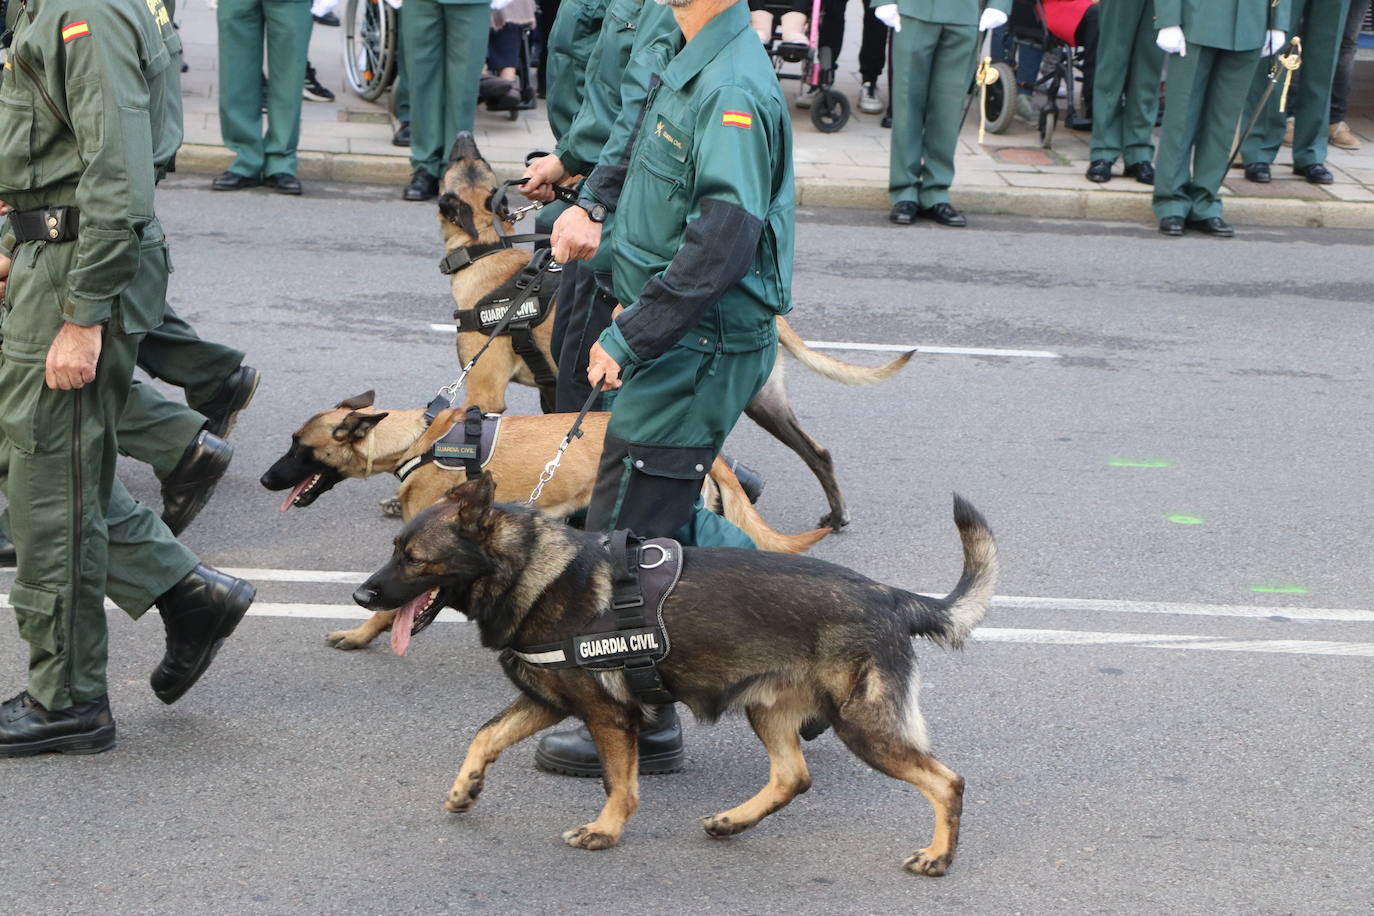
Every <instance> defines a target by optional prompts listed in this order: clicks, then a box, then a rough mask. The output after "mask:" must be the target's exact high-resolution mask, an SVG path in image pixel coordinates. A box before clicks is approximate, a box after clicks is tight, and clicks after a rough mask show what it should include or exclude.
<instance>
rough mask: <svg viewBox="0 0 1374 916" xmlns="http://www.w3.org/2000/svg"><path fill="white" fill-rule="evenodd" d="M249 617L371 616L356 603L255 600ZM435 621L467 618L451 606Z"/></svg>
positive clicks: (321, 618) (344, 618) (361, 618)
mask: <svg viewBox="0 0 1374 916" xmlns="http://www.w3.org/2000/svg"><path fill="white" fill-rule="evenodd" d="M248 616H250V617H296V618H300V619H307V620H366V619H367V618H369V617H371V616H372V612H371V611H365V610H363V609H362V608H360V607H358V606H357V605H353V606H349V605H347V604H273V603H272V602H267V601H255V602H253V606H252V607H250V608H249V609H248ZM434 619H435V620H436V621H440V622H445V623H467V620H468V619H467V618H466V617H464V616H463V615H462V614H460V613H458V612H457V611H455V610H453V609H452V608H444V609H443V610H442V611H440V612H439V616H438V617H435V618H434Z"/></svg>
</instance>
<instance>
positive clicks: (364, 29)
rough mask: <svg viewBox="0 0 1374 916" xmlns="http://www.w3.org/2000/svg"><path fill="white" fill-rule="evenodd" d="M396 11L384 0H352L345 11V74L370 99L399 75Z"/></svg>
mask: <svg viewBox="0 0 1374 916" xmlns="http://www.w3.org/2000/svg"><path fill="white" fill-rule="evenodd" d="M396 32H397V29H396V11H395V10H394V9H392V8H391V7H390V6H389V5H388V4H387V3H386V2H384V0H348V6H347V8H346V9H345V12H344V52H343V55H344V76H345V78H346V79H347V80H348V85H349V88H351V89H352V90H353V91H354V92H355V93H357V94H358V95H359V96H361V97H362V98H364V99H367V100H368V101H369V102H375V101H376V100H377V99H379V98H381V97H382V93H384V92H386V90H387V88H388V87H389V86H390V85H391V83H392V80H394V79H395V78H396V41H397V35H396Z"/></svg>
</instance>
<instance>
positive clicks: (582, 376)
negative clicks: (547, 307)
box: [554, 261, 616, 413]
mask: <svg viewBox="0 0 1374 916" xmlns="http://www.w3.org/2000/svg"><path fill="white" fill-rule="evenodd" d="M569 268H572V272H571V274H569V273H568V271H569ZM563 271H564V274H563V283H562V285H561V286H560V287H559V288H558V315H557V322H558V324H560V325H561V326H562V327H561V330H562V336H561V338H560V337H559V330H560V329H559V328H557V327H555V330H554V346H555V347H556V349H555V350H554V353H555V354H556V355H557V359H558V389H557V394H556V401H555V407H554V409H555V410H557V411H559V412H560V413H576V412H577V411H579V410H581V409H582V405H583V404H585V403H586V402H587V398H589V397H590V396H591V393H592V386H591V385H590V384H589V383H588V382H587V357H588V354H589V353H590V352H591V348H592V344H594V343H596V341H597V338H599V337H600V336H601V332H602V331H604V330H606V328H608V327H610V325H611V312H612V311H614V310H615V306H616V301H615V297H614V296H612V295H611V294H610V293H609V292H607V291H606V290H607V289H608V288H609V287H610V277H609V276H607V275H605V274H601V275H600V279H598V273H597V272H596V271H594V270H593V269H592V268H591V267H589V266H588V265H586V264H579V263H578V262H576V261H574V262H572V263H571V264H565V265H564V267H563ZM592 409H593V410H599V409H602V408H601V405H600V404H599V403H598V404H594V405H593V407H592Z"/></svg>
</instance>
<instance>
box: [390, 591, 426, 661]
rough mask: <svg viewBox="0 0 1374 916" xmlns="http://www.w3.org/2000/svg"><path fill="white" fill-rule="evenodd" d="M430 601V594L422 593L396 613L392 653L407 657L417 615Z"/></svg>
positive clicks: (392, 624) (392, 631)
mask: <svg viewBox="0 0 1374 916" xmlns="http://www.w3.org/2000/svg"><path fill="white" fill-rule="evenodd" d="M428 601H429V592H424V593H422V594H421V595H420V596H419V597H418V598H416V599H415V600H414V601H411V602H409V603H408V604H407V605H406V606H405V607H403V608H401V609H399V610H398V611H396V616H395V617H393V618H391V651H392V652H395V653H396V654H397V655H405V654H406V649H407V648H409V646H410V631H411V629H413V628H414V626H415V614H416V613H417V612H418V611H419V610H420V608H422V607H424V606H425V604H426V603H428Z"/></svg>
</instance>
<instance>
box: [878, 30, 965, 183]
mask: <svg viewBox="0 0 1374 916" xmlns="http://www.w3.org/2000/svg"><path fill="white" fill-rule="evenodd" d="M977 40H978V30H977V29H976V28H975V27H973V26H949V25H937V24H935V23H930V22H924V21H922V20H920V19H914V18H912V17H910V16H903V17H902V30H901V31H900V32H897V33H895V34H894V35H893V36H892V42H893V44H892V75H893V87H892V99H893V103H892V151H891V159H890V168H889V179H888V194H889V196H890V197H891V199H892V202H893V203H894V204H895V203H898V202H899V201H914V202H916V203H917V204H918V205H919V206H921V207H923V208H930V207H933V206H935V205H936V204H939V203H948V202H949V187H950V184H951V183H952V182H953V181H954V151H955V148H956V147H957V145H958V142H959V119H960V117H961V116H962V114H963V104H964V101H965V98H966V97H967V94H968V87H969V82H970V80H971V79H972V78H973V69H974V66H975V63H974V59H973V57H974V50H975V46H976V45H977Z"/></svg>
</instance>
